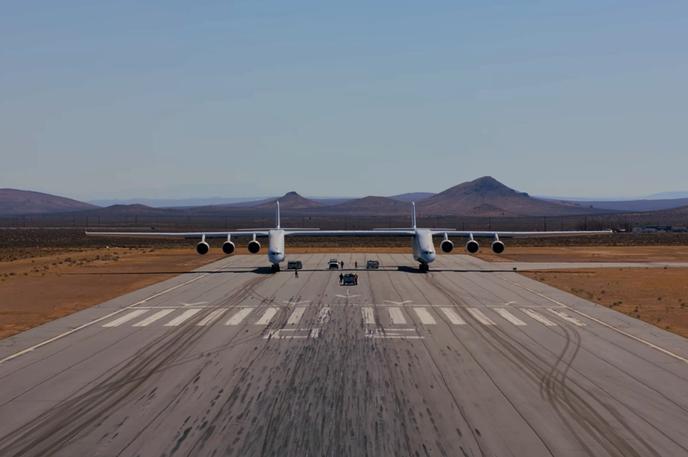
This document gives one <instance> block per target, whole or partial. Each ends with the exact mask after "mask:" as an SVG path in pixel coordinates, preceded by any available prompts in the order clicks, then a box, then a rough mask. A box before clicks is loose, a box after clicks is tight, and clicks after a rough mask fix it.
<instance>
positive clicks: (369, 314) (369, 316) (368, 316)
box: [361, 306, 375, 325]
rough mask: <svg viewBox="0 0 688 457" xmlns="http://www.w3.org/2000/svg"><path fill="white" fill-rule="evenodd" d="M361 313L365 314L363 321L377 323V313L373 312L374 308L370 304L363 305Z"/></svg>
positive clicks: (367, 323) (368, 323) (371, 323)
mask: <svg viewBox="0 0 688 457" xmlns="http://www.w3.org/2000/svg"><path fill="white" fill-rule="evenodd" d="M361 314H362V315H363V323H364V324H366V325H375V315H374V314H373V308H371V307H370V306H362V307H361Z"/></svg>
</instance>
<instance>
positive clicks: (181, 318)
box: [165, 308, 201, 327]
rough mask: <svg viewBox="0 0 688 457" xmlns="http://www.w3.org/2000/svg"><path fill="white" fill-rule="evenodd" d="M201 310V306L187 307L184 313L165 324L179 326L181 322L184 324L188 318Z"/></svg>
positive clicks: (166, 325)
mask: <svg viewBox="0 0 688 457" xmlns="http://www.w3.org/2000/svg"><path fill="white" fill-rule="evenodd" d="M199 312H201V309H200V308H196V309H187V310H186V311H184V312H183V313H181V314H180V315H179V316H177V317H175V318H174V319H172V320H171V321H169V322H168V323H167V324H165V327H178V326H180V325H181V324H183V323H184V322H185V321H186V320H188V319H191V317H192V316H194V315H195V314H197V313H199Z"/></svg>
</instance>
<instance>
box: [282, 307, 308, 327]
mask: <svg viewBox="0 0 688 457" xmlns="http://www.w3.org/2000/svg"><path fill="white" fill-rule="evenodd" d="M304 312H306V307H305V306H297V307H296V308H294V312H293V313H291V316H289V319H288V320H287V325H296V324H298V323H299V322H300V321H301V318H302V317H303V313H304Z"/></svg>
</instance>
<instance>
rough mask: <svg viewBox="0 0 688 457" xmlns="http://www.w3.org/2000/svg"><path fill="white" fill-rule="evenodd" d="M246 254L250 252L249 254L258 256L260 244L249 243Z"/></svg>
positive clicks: (253, 241)
mask: <svg viewBox="0 0 688 457" xmlns="http://www.w3.org/2000/svg"><path fill="white" fill-rule="evenodd" d="M248 252H250V253H251V254H258V253H259V252H260V243H259V242H257V241H256V240H251V241H249V242H248Z"/></svg>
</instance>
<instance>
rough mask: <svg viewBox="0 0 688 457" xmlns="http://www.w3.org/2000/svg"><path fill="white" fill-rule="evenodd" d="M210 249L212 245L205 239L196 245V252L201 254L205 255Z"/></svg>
mask: <svg viewBox="0 0 688 457" xmlns="http://www.w3.org/2000/svg"><path fill="white" fill-rule="evenodd" d="M209 250H210V245H209V244H208V243H206V242H205V241H201V242H200V243H198V244H197V245H196V252H198V253H199V254H201V255H205V254H207V253H208V251H209Z"/></svg>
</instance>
